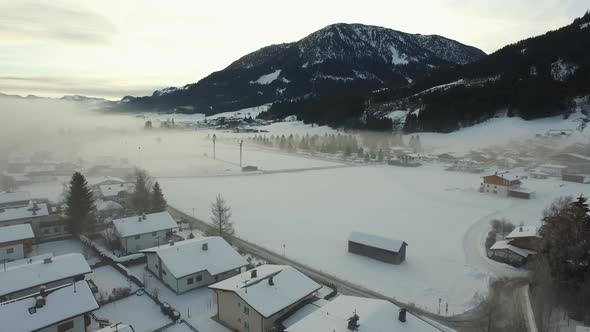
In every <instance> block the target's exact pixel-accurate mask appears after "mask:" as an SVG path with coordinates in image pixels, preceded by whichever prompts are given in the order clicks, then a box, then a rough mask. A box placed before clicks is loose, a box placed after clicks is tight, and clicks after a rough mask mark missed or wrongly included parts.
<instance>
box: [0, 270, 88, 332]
mask: <svg viewBox="0 0 590 332" xmlns="http://www.w3.org/2000/svg"><path fill="white" fill-rule="evenodd" d="M96 309H98V304H97V303H96V300H95V299H94V295H93V294H92V292H91V291H90V288H89V287H88V284H87V283H86V282H85V281H83V280H81V281H77V282H75V283H70V284H67V285H62V286H58V287H54V288H42V289H40V290H39V292H35V293H33V294H30V295H29V296H27V297H23V298H19V299H15V300H13V301H8V302H4V303H1V304H0V322H1V323H0V324H1V326H0V327H1V328H2V331H10V332H30V331H42V332H65V331H68V332H86V331H87V326H88V323H89V322H90V318H89V317H88V314H89V313H90V312H92V311H94V310H96Z"/></svg>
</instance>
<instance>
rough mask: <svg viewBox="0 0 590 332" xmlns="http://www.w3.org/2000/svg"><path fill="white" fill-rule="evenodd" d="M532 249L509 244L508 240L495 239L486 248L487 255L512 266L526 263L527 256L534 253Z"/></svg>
mask: <svg viewBox="0 0 590 332" xmlns="http://www.w3.org/2000/svg"><path fill="white" fill-rule="evenodd" d="M536 253H537V252H536V251H534V250H529V249H523V248H520V247H517V246H515V245H512V244H511V241H510V240H502V241H496V243H494V245H493V246H491V247H490V249H488V257H489V258H491V259H493V260H495V261H498V262H502V263H506V264H510V265H513V266H516V267H518V266H522V265H524V264H526V263H527V261H528V259H529V257H531V256H533V255H535V254H536Z"/></svg>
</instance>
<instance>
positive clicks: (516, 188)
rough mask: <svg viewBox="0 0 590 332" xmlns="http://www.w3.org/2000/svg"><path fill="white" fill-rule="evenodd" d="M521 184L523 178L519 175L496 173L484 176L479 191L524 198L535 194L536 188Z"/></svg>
mask: <svg viewBox="0 0 590 332" xmlns="http://www.w3.org/2000/svg"><path fill="white" fill-rule="evenodd" d="M521 185H522V179H521V178H520V177H519V176H517V175H514V174H509V173H495V174H493V175H487V176H484V177H483V180H482V183H481V185H480V187H479V192H482V193H490V194H495V195H499V196H510V197H516V198H524V199H530V198H532V197H534V196H535V191H534V190H530V189H527V188H523V187H521Z"/></svg>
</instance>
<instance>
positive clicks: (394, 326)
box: [285, 295, 440, 332]
mask: <svg viewBox="0 0 590 332" xmlns="http://www.w3.org/2000/svg"><path fill="white" fill-rule="evenodd" d="M399 310H400V307H398V306H396V305H395V304H393V303H391V302H388V301H385V300H379V299H370V298H364V297H357V296H347V295H339V296H338V297H336V298H335V299H333V300H332V301H330V302H328V303H326V304H325V305H324V306H322V307H321V308H319V309H318V310H316V311H314V312H312V313H310V314H309V315H308V316H307V317H305V318H303V319H301V320H300V321H298V322H297V323H295V324H293V325H291V326H289V327H287V329H286V330H285V331H287V332H308V331H330V332H350V330H349V329H348V319H349V318H350V317H351V316H352V315H353V313H354V312H356V314H357V315H358V316H359V320H358V324H359V328H358V330H357V332H375V331H404V332H428V331H437V332H438V331H440V329H438V328H436V327H434V326H432V325H430V324H428V323H426V322H425V321H424V320H422V319H419V318H417V317H416V316H414V315H412V314H411V313H409V312H408V313H407V314H406V322H405V323H402V322H400V321H399V319H398V313H399Z"/></svg>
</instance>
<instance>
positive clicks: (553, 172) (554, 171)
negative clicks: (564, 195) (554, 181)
mask: <svg viewBox="0 0 590 332" xmlns="http://www.w3.org/2000/svg"><path fill="white" fill-rule="evenodd" d="M566 169H567V166H565V165H557V164H543V165H540V166H538V167H537V170H539V171H541V172H543V173H547V174H549V176H561V175H562V174H563V172H564V171H565V170H566Z"/></svg>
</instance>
